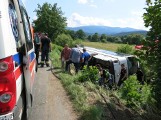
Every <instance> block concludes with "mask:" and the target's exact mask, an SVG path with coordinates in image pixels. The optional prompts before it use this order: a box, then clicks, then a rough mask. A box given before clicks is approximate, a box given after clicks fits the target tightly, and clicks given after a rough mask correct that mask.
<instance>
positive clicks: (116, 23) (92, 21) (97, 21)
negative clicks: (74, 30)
mask: <svg viewBox="0 0 161 120" xmlns="http://www.w3.org/2000/svg"><path fill="white" fill-rule="evenodd" d="M67 24H68V27H78V26H88V25H99V26H110V27H131V28H136V29H146V28H145V27H144V22H143V19H142V17H138V16H137V17H136V16H135V17H130V18H117V19H116V18H115V19H114V18H109V19H104V18H97V17H90V16H88V17H87V16H81V15H79V14H78V13H73V14H72V15H71V17H70V18H69V19H68V20H67ZM146 30H147V29H146Z"/></svg>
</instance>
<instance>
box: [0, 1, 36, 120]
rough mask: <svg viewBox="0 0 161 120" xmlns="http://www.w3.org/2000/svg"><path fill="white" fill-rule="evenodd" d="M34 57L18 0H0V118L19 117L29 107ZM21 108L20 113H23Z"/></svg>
mask: <svg viewBox="0 0 161 120" xmlns="http://www.w3.org/2000/svg"><path fill="white" fill-rule="evenodd" d="M35 69H36V60H35V53H34V45H33V41H32V34H31V30H30V23H29V19H28V15H27V12H26V10H25V8H24V6H23V3H22V2H21V1H20V0H0V120H12V119H14V120H21V119H22V114H24V118H23V120H25V119H26V118H27V116H28V113H29V109H30V108H31V106H32V86H33V83H34V78H35ZM23 111H24V112H23Z"/></svg>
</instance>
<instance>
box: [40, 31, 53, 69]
mask: <svg viewBox="0 0 161 120" xmlns="http://www.w3.org/2000/svg"><path fill="white" fill-rule="evenodd" d="M40 51H41V67H43V66H44V61H45V63H46V66H47V67H48V66H49V52H50V51H51V40H50V39H49V38H48V36H47V34H43V35H42V37H41V42H40Z"/></svg>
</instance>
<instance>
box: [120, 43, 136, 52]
mask: <svg viewBox="0 0 161 120" xmlns="http://www.w3.org/2000/svg"><path fill="white" fill-rule="evenodd" d="M117 52H119V53H125V54H133V52H134V50H133V48H132V47H131V46H130V45H128V44H126V45H122V46H121V47H118V48H117Z"/></svg>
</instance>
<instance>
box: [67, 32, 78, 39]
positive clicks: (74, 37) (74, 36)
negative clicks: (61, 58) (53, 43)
mask: <svg viewBox="0 0 161 120" xmlns="http://www.w3.org/2000/svg"><path fill="white" fill-rule="evenodd" d="M65 33H66V34H69V35H70V36H71V37H72V38H73V40H75V39H76V34H75V31H74V30H66V32H65Z"/></svg>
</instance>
